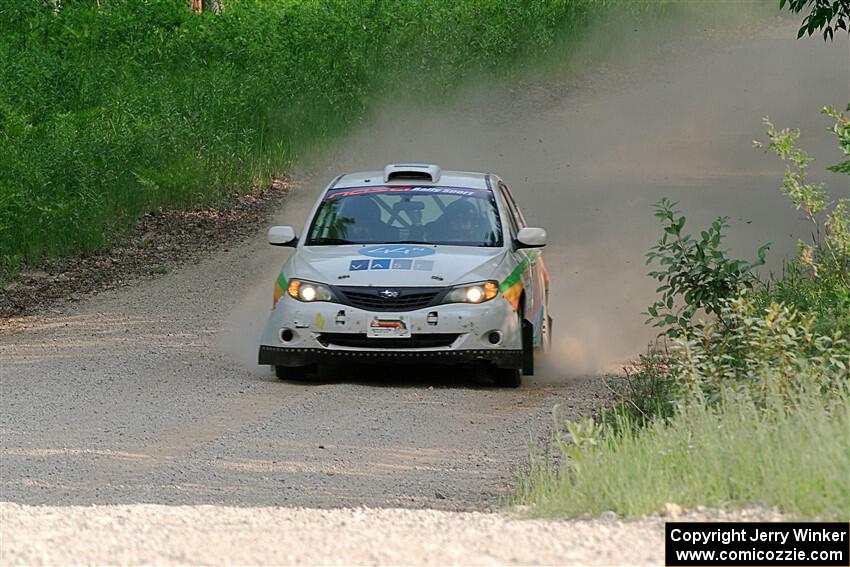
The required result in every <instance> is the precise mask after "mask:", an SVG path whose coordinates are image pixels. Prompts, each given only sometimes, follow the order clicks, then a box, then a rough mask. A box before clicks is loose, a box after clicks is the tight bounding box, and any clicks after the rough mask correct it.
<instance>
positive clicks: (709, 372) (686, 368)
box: [671, 295, 850, 403]
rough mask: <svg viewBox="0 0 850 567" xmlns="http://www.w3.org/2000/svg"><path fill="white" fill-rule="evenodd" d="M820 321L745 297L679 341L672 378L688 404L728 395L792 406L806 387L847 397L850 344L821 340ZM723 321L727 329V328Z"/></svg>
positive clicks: (727, 303)
mask: <svg viewBox="0 0 850 567" xmlns="http://www.w3.org/2000/svg"><path fill="white" fill-rule="evenodd" d="M814 320H815V316H813V315H809V316H805V315H803V314H801V313H800V312H799V311H797V310H795V309H794V308H791V307H788V306H785V305H781V304H778V303H773V304H771V305H770V306H768V307H767V308H766V309H761V308H759V307H758V306H757V305H756V303H755V302H754V301H753V299H752V298H751V297H749V296H747V295H742V296H741V297H738V298H736V299H733V300H729V301H725V302H724V303H723V305H722V307H721V316H720V317H719V318H718V319H717V320H714V321H709V322H708V323H706V324H705V325H703V326H701V327H699V328H693V329H692V331H691V332H690V333H688V334H687V335H686V336H683V337H680V338H679V339H677V340H676V341H675V343H674V344H675V355H674V358H675V364H674V365H673V366H672V368H671V369H672V374H673V377H674V378H675V380H676V381H677V383H678V384H679V386H680V388H681V392H682V393H683V394H684V399H686V400H689V399H700V398H702V397H703V396H705V399H706V401H707V402H709V403H713V402H716V401H717V400H718V399H719V398H720V396H721V395H722V393H723V392H724V391H725V390H727V389H733V390H738V391H740V390H743V391H745V392H746V393H747V394H748V395H749V396H750V397H751V398H752V399H754V400H756V401H757V402H759V403H764V401H765V399H766V397H773V398H776V399H783V400H792V399H793V398H794V397H795V396H796V395H798V394H799V391H800V388H801V387H802V381H803V380H806V381H808V382H810V383H813V384H815V385H816V386H817V387H818V389H819V390H820V391H821V392H822V393H823V394H824V395H825V396H826V397H830V396H834V395H835V394H836V393H837V392H840V391H844V390H845V389H846V387H847V385H848V378H850V344H848V342H847V340H845V339H843V338H841V334H840V333H838V332H836V333H835V334H834V335H833V336H824V335H819V334H817V333H816V332H815V331H814V330H813V327H814ZM721 321H722V323H721Z"/></svg>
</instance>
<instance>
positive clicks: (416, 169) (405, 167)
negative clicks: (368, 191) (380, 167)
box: [384, 163, 440, 183]
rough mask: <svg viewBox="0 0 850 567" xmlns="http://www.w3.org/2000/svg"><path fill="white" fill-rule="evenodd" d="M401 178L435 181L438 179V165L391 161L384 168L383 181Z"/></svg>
mask: <svg viewBox="0 0 850 567" xmlns="http://www.w3.org/2000/svg"><path fill="white" fill-rule="evenodd" d="M402 179H411V180H416V181H430V182H431V183H436V182H437V181H439V180H440V166H439V165H434V164H429V163H391V164H389V165H388V166H386V167H385V168H384V183H387V182H389V181H393V180H402Z"/></svg>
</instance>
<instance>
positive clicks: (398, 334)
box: [366, 315, 411, 339]
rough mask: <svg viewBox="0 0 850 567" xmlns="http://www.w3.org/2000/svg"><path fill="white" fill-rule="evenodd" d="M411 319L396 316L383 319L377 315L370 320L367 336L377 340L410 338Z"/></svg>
mask: <svg viewBox="0 0 850 567" xmlns="http://www.w3.org/2000/svg"><path fill="white" fill-rule="evenodd" d="M410 328H411V325H410V317H409V316H404V315H394V316H392V317H381V316H378V315H375V316H374V317H372V319H370V320H369V325H368V326H367V327H366V336H367V337H370V338H375V339H379V338H380V339H403V338H410V336H411V333H410Z"/></svg>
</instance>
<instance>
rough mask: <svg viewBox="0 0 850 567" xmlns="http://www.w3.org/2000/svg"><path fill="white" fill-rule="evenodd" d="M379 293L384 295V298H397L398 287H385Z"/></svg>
mask: <svg viewBox="0 0 850 567" xmlns="http://www.w3.org/2000/svg"><path fill="white" fill-rule="evenodd" d="M378 295H380V296H381V297H383V298H384V299H395V298H396V297H398V290H397V289H384V290H381V291H379V292H378Z"/></svg>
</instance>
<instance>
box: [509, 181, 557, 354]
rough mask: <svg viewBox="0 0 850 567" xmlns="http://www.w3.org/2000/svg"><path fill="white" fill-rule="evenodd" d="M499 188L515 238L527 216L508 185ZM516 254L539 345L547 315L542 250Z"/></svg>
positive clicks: (526, 312) (516, 251)
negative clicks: (544, 319) (521, 267)
mask: <svg viewBox="0 0 850 567" xmlns="http://www.w3.org/2000/svg"><path fill="white" fill-rule="evenodd" d="M499 190H500V193H501V195H502V199H503V201H504V202H505V204H506V205H507V208H508V211H509V212H510V215H509V216H510V217H511V218H510V219H509V221H510V222H509V224H510V225H511V230H513V231H514V232H513V233H512V235H511V238H512V240H515V239H516V234H517V233H518V232H519V230H520V229H522V228H524V227H525V226H526V223H525V217H524V216H523V214H522V211H521V210H520V208H519V207H518V206H517V204H516V201H515V200H514V198H513V195H512V194H511V191H510V189H509V188H508V186H507V185H505V183H503V182H502V183H500V184H499ZM514 255H515V258H516V261H517V262H518V265H521V266H523V269H522V276H521V281H522V286H523V289H524V290H525V305H524V317H525V319H527V320H528V321H530V322H531V323H532V324H533V325H534V345H535V346H539V345H540V343H541V330H542V329H543V318H544V317H545V316H546V313H545V309H544V306H545V294H546V288H547V285H546V283H547V282H546V269H545V267H544V265H543V258H542V255H541V250H540V249H539V248H520V249H516V248H514Z"/></svg>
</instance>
